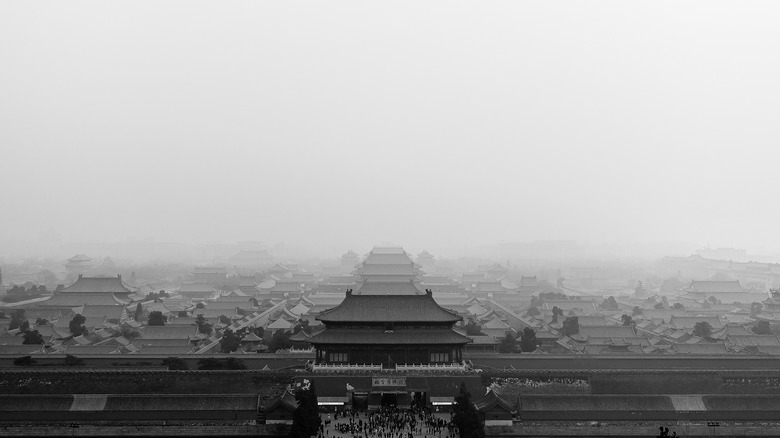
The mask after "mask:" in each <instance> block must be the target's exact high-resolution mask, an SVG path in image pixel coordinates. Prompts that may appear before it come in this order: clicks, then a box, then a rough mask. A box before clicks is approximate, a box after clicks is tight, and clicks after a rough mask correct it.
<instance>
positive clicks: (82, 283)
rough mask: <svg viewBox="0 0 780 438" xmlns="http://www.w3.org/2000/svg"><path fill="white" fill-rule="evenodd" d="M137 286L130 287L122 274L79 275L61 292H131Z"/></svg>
mask: <svg viewBox="0 0 780 438" xmlns="http://www.w3.org/2000/svg"><path fill="white" fill-rule="evenodd" d="M134 289H135V288H132V289H131V288H130V287H129V286H128V285H126V284H125V282H123V281H122V276H120V275H117V276H116V277H84V276H82V275H79V278H78V280H76V282H75V283H73V284H71V285H70V286H68V287H66V288H64V289H62V290H61V291H60V292H59V293H61V294H63V293H118V294H129V293H132V292H134Z"/></svg>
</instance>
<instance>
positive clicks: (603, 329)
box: [580, 325, 636, 338]
mask: <svg viewBox="0 0 780 438" xmlns="http://www.w3.org/2000/svg"><path fill="white" fill-rule="evenodd" d="M580 336H582V337H583V338H590V337H593V338H634V337H636V333H634V328H633V327H631V326H626V325H592V326H580Z"/></svg>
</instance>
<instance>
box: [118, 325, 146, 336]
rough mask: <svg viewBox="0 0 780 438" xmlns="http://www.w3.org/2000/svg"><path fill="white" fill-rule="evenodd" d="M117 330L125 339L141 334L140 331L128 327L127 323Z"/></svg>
mask: <svg viewBox="0 0 780 438" xmlns="http://www.w3.org/2000/svg"><path fill="white" fill-rule="evenodd" d="M119 332H120V333H121V334H122V336H124V337H125V338H127V339H135V338H138V337H140V336H141V332H139V331H138V330H136V329H134V328H133V327H130V326H129V325H123V326H122V328H121V329H119Z"/></svg>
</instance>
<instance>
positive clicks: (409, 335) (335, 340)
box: [309, 329, 471, 345]
mask: <svg viewBox="0 0 780 438" xmlns="http://www.w3.org/2000/svg"><path fill="white" fill-rule="evenodd" d="M309 342H311V343H312V344H383V345H388V344H390V345H402V344H403V345H408V344H458V345H462V344H467V343H469V342H471V340H470V339H469V338H468V337H466V336H463V335H460V334H458V333H455V332H454V331H452V330H448V329H441V330H395V331H390V332H384V331H382V330H351V329H325V330H323V331H322V332H320V333H318V334H316V335H314V336H312V337H311V339H310V340H309Z"/></svg>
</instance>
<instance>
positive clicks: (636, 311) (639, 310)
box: [631, 306, 642, 316]
mask: <svg viewBox="0 0 780 438" xmlns="http://www.w3.org/2000/svg"><path fill="white" fill-rule="evenodd" d="M641 314H642V308H641V307H639V306H634V308H633V309H632V310H631V315H633V316H637V315H641Z"/></svg>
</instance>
